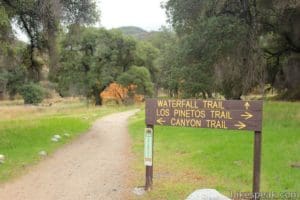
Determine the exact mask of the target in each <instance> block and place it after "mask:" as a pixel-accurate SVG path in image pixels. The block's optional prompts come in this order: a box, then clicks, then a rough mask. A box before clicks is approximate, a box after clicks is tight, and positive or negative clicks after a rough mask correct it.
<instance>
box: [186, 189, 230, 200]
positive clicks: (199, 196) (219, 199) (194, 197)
mask: <svg viewBox="0 0 300 200" xmlns="http://www.w3.org/2000/svg"><path fill="white" fill-rule="evenodd" d="M186 200H230V199H229V198H228V197H226V196H224V195H222V194H220V193H219V192H218V191H217V190H214V189H201V190H196V191H194V192H193V193H192V194H190V195H189V196H188V197H187V199H186Z"/></svg>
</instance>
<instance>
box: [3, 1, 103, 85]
mask: <svg viewBox="0 0 300 200" xmlns="http://www.w3.org/2000/svg"><path fill="white" fill-rule="evenodd" d="M0 2H1V4H3V5H4V6H5V9H6V10H8V11H9V12H10V13H12V14H13V18H14V19H15V20H16V21H17V23H18V25H19V26H20V28H21V29H22V30H24V31H25V33H26V34H27V36H28V37H29V39H30V47H29V56H30V59H29V61H30V63H29V66H28V67H29V72H30V73H29V75H30V77H31V79H32V80H33V81H39V80H40V70H41V66H40V65H39V62H37V60H36V55H37V54H38V51H40V52H42V51H45V50H46V49H47V52H48V54H49V64H50V70H51V72H52V71H54V72H53V73H54V74H55V71H56V70H57V67H58V66H57V65H58V52H57V51H58V48H57V41H56V38H57V33H58V30H59V26H60V25H61V23H64V24H81V25H85V24H92V23H94V22H95V21H96V20H97V19H98V14H97V11H96V3H95V2H94V1H93V0H84V1H79V0H51V1H49V0H37V1H34V0H1V1H0Z"/></svg>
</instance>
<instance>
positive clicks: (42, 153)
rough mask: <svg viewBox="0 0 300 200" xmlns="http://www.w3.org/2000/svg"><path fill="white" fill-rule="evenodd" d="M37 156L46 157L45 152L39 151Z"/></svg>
mask: <svg viewBox="0 0 300 200" xmlns="http://www.w3.org/2000/svg"><path fill="white" fill-rule="evenodd" d="M39 155H40V156H47V152H46V151H40V152H39Z"/></svg>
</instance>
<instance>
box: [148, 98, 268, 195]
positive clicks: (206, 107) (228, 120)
mask: <svg viewBox="0 0 300 200" xmlns="http://www.w3.org/2000/svg"><path fill="white" fill-rule="evenodd" d="M262 110H263V102H262V101H237V100H228V101H222V100H196V99H147V100H146V125H147V128H148V129H152V137H153V139H152V144H153V140H154V135H153V132H154V131H153V127H154V125H160V126H178V127H193V128H213V129H227V130H249V131H254V132H255V134H254V164H253V166H254V167H253V195H254V196H255V197H257V196H259V186H260V165H261V164H260V162H261V137H262V134H261V131H262ZM148 131H149V130H148ZM146 132H147V131H146ZM151 156H152V157H153V147H152V154H151ZM151 159H153V158H151ZM145 160H146V157H145ZM152 162H153V161H152V160H151V163H152ZM152 177H153V164H152V165H151V166H147V165H146V186H145V188H146V190H149V189H150V188H151V187H152ZM256 199H258V198H256Z"/></svg>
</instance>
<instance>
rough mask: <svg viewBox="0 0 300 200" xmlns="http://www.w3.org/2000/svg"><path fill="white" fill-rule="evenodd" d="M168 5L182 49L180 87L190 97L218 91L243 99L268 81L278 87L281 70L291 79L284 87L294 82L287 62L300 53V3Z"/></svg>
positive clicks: (260, 0)
mask: <svg viewBox="0 0 300 200" xmlns="http://www.w3.org/2000/svg"><path fill="white" fill-rule="evenodd" d="M165 8H166V10H167V14H168V17H169V22H170V23H171V24H172V26H173V28H174V30H175V31H176V33H177V34H178V36H179V42H178V45H179V47H180V48H179V49H182V50H181V51H180V55H181V57H182V63H183V65H182V71H183V72H185V73H183V74H182V76H181V78H180V81H181V82H180V83H179V85H180V86H181V87H182V88H185V89H183V91H185V92H187V93H188V94H189V96H197V95H199V94H200V93H203V95H202V96H204V97H205V95H204V93H206V94H208V95H210V93H211V92H212V91H216V92H221V93H222V94H224V95H225V97H226V98H234V99H239V98H240V97H241V95H243V94H247V93H248V92H249V91H251V90H252V89H253V88H255V87H261V88H263V84H264V83H270V84H272V86H276V85H275V80H277V82H278V80H279V79H278V78H279V75H280V74H284V78H281V80H284V79H286V80H285V82H286V81H287V83H290V85H288V84H284V83H280V84H279V85H280V86H282V87H283V90H285V91H289V89H292V88H293V87H292V85H295V84H296V81H295V80H290V77H291V76H289V75H288V73H286V72H284V62H289V60H290V58H291V57H290V56H291V55H292V54H293V55H294V54H298V53H299V47H298V42H299V41H298V40H299V37H298V36H299V28H298V27H299V26H298V27H296V24H297V22H299V19H298V18H299V2H298V1H294V0H288V1H285V2H282V1H277V0H213V1H212V0H169V1H168V2H167V3H166V4H165ZM297 35H298V36H297ZM294 57H297V56H295V55H294ZM281 59H282V60H281ZM280 60H281V61H283V60H284V61H283V62H280ZM292 60H293V63H297V62H298V63H299V60H298V61H295V58H293V59H292ZM290 62H291V61H290ZM298 67H299V64H298ZM298 67H297V66H296V67H294V68H297V69H298ZM289 68H290V69H288V70H287V72H288V71H289V70H291V68H293V67H289ZM292 70H293V71H297V70H295V69H292ZM265 72H266V73H265ZM191 73H192V74H193V76H191V75H190V74H191ZM270 80H273V81H270ZM288 80H290V81H288ZM197 85H198V86H197ZM186 86H188V87H186ZM192 86H193V87H192ZM187 88H189V89H190V91H187V90H186V89H187ZM203 91H204V92H203Z"/></svg>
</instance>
